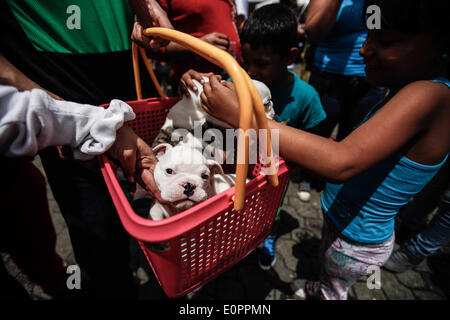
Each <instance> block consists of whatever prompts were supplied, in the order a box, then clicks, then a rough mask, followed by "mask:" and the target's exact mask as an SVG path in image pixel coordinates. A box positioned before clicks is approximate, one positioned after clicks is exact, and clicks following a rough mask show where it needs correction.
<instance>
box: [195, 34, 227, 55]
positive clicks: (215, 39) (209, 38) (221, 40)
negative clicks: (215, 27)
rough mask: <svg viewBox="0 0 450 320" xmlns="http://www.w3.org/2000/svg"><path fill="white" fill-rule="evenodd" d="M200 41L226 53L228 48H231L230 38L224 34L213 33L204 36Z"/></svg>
mask: <svg viewBox="0 0 450 320" xmlns="http://www.w3.org/2000/svg"><path fill="white" fill-rule="evenodd" d="M200 39H202V40H203V41H205V42H208V43H210V44H212V45H213V46H216V47H217V48H219V49H222V50H225V51H227V50H228V48H229V47H230V40H228V37H227V36H226V35H225V34H223V33H219V32H211V33H208V34H206V35H204V36H203V37H201V38H200Z"/></svg>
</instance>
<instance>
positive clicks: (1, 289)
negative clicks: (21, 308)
mask: <svg viewBox="0 0 450 320" xmlns="http://www.w3.org/2000/svg"><path fill="white" fill-rule="evenodd" d="M0 283H1V286H0V301H5V300H30V299H31V298H30V296H29V295H28V292H27V290H25V288H24V287H23V286H22V285H21V284H20V283H19V282H18V281H17V280H16V279H14V278H13V277H12V276H11V275H10V274H9V273H8V270H6V268H5V265H4V262H3V261H2V260H0Z"/></svg>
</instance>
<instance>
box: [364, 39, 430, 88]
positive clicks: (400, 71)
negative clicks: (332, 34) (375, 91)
mask: <svg viewBox="0 0 450 320" xmlns="http://www.w3.org/2000/svg"><path fill="white" fill-rule="evenodd" d="M359 53H360V55H361V56H362V57H363V58H364V63H365V64H366V69H365V71H366V75H367V80H368V81H369V82H370V83H371V84H372V85H377V86H385V87H400V86H404V85H406V84H408V83H410V82H412V81H416V80H420V79H424V78H426V77H430V76H433V72H434V71H435V70H433V69H436V68H435V67H434V65H435V63H434V64H433V60H435V59H436V57H439V50H438V48H437V46H436V44H435V43H434V42H433V40H432V37H431V35H428V34H418V35H409V34H405V33H401V32H398V31H392V30H369V33H368V35H367V39H366V41H365V42H364V45H363V46H362V48H361V49H360V51H359Z"/></svg>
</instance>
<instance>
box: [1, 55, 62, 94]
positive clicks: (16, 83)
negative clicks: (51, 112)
mask: <svg viewBox="0 0 450 320" xmlns="http://www.w3.org/2000/svg"><path fill="white" fill-rule="evenodd" d="M0 84H4V85H9V86H13V87H16V88H17V90H19V91H26V90H31V89H35V88H37V89H42V90H45V89H44V88H42V87H41V86H40V85H38V84H37V83H36V82H34V81H33V80H31V79H30V78H28V77H27V76H26V75H25V74H23V73H22V72H21V71H20V70H19V69H17V68H16V67H15V66H13V65H12V64H11V63H10V62H9V61H8V60H7V59H6V58H5V57H4V56H3V55H1V54H0ZM45 91H46V92H47V93H48V94H49V95H50V96H52V97H53V98H55V99H57V100H63V99H62V98H60V97H58V96H57V95H56V94H54V93H52V92H49V91H48V90H45Z"/></svg>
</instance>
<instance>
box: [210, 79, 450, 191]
mask: <svg viewBox="0 0 450 320" xmlns="http://www.w3.org/2000/svg"><path fill="white" fill-rule="evenodd" d="M224 88H225V89H224ZM227 90H228V91H227ZM204 93H205V94H204V96H202V100H203V103H204V105H205V106H204V107H205V109H206V110H207V111H208V112H209V113H211V114H212V115H213V116H215V117H217V118H220V119H223V120H225V121H227V122H228V123H229V124H230V125H232V126H234V127H237V126H238V125H239V118H238V117H237V116H236V115H237V114H239V111H238V109H237V100H236V97H235V96H234V97H232V95H233V92H232V90H230V89H229V88H226V87H225V86H223V85H220V83H219V82H218V81H217V80H214V79H213V78H210V84H208V83H207V84H205V85H204ZM223 94H227V95H229V98H227V99H225V98H224V95H223ZM449 95H450V93H449V92H448V89H447V88H442V86H440V85H439V84H435V83H431V82H429V81H419V82H415V83H412V84H409V85H407V86H406V87H405V88H403V89H402V90H401V91H400V92H399V93H397V94H396V95H395V96H394V97H393V98H392V99H391V100H390V101H389V102H387V103H386V105H385V106H384V107H383V108H382V109H381V110H380V111H379V112H378V113H377V114H376V115H374V116H373V117H372V118H371V119H369V120H368V121H367V122H366V123H364V124H363V125H361V126H360V127H359V128H357V129H356V130H355V131H353V132H352V133H351V134H350V135H349V136H348V137H347V138H346V139H344V140H342V141H341V142H336V141H332V140H329V139H326V138H323V137H320V136H317V135H314V134H311V133H308V132H305V131H302V130H298V129H295V128H292V127H288V126H285V125H282V124H280V123H278V122H276V121H270V120H269V128H270V129H278V130H279V152H280V155H281V156H282V157H284V158H285V159H286V160H289V161H292V162H294V163H296V164H298V165H300V166H302V167H304V168H306V169H308V170H310V171H312V172H313V173H315V174H317V175H319V176H322V177H324V178H325V179H327V180H328V181H331V182H337V183H341V182H344V181H346V180H348V179H351V178H352V177H355V176H356V175H358V174H360V173H362V172H363V171H365V170H367V169H368V168H370V167H371V166H373V165H375V164H376V163H378V162H380V161H381V160H383V159H385V158H387V157H388V156H389V155H391V154H393V153H394V152H396V151H402V153H403V154H404V155H406V156H408V157H409V158H410V159H411V160H413V161H417V162H420V163H423V164H435V163H438V162H439V161H441V160H442V159H443V157H444V156H445V154H447V153H448V148H449V145H450V133H449V131H448V128H446V127H445V125H444V124H441V125H440V127H441V130H440V132H439V131H437V130H436V129H435V128H436V127H438V126H439V122H441V123H445V122H448V120H449V116H450V113H449V112H448V111H447V109H448V104H449V102H448V101H449ZM225 101H226V105H224V102H225ZM445 112H446V113H445ZM444 113H445V114H444ZM432 131H434V133H431V132H432ZM430 133H431V134H432V136H431V135H430ZM411 142H413V145H410V144H411Z"/></svg>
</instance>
